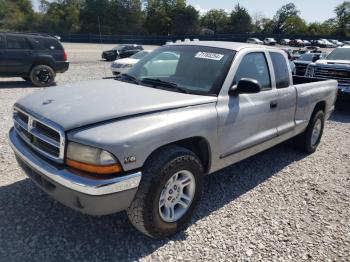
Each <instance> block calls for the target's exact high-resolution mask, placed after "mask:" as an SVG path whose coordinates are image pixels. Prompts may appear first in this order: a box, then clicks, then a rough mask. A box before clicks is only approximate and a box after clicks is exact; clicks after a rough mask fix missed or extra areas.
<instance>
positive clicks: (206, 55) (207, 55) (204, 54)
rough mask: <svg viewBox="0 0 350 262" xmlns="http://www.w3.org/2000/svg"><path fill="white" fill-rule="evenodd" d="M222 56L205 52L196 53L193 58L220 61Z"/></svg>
mask: <svg viewBox="0 0 350 262" xmlns="http://www.w3.org/2000/svg"><path fill="white" fill-rule="evenodd" d="M223 57H224V55H221V54H216V53H207V52H198V53H197V54H196V56H195V58H201V59H210V60H215V61H220V60H221V59H222V58H223Z"/></svg>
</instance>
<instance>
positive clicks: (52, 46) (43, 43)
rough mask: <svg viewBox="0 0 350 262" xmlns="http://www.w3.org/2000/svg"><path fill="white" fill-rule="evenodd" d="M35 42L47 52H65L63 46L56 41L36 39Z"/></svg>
mask: <svg viewBox="0 0 350 262" xmlns="http://www.w3.org/2000/svg"><path fill="white" fill-rule="evenodd" d="M34 40H35V41H36V42H37V43H39V45H40V47H41V48H43V49H45V50H63V48H62V45H61V44H60V43H59V42H58V40H56V39H53V38H42V37H35V38H34Z"/></svg>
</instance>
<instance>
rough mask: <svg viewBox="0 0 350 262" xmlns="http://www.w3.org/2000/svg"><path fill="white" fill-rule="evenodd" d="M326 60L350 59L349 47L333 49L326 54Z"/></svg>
mask: <svg viewBox="0 0 350 262" xmlns="http://www.w3.org/2000/svg"><path fill="white" fill-rule="evenodd" d="M327 60H350V48H337V49H334V50H333V51H332V52H331V53H330V54H329V55H328V56H327Z"/></svg>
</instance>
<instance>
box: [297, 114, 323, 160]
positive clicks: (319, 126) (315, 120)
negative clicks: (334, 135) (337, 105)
mask: <svg viewBox="0 0 350 262" xmlns="http://www.w3.org/2000/svg"><path fill="white" fill-rule="evenodd" d="M324 123H325V116H324V113H323V111H321V110H320V111H317V112H316V113H314V114H313V115H312V117H311V119H310V122H309V125H308V127H307V129H306V130H305V132H304V133H302V134H300V135H299V136H298V137H296V142H297V146H298V147H299V148H300V149H301V150H302V151H304V152H305V153H309V154H311V153H314V152H315V151H316V149H317V147H318V145H319V144H320V142H321V138H322V135H323V129H324Z"/></svg>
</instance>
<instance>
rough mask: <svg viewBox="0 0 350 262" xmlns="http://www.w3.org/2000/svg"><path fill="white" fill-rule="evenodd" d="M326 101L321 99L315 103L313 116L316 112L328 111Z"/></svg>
mask: <svg viewBox="0 0 350 262" xmlns="http://www.w3.org/2000/svg"><path fill="white" fill-rule="evenodd" d="M326 107H327V104H326V101H320V102H318V103H317V104H316V105H315V108H314V111H313V112H312V115H311V117H312V116H313V115H314V114H316V113H317V112H318V111H323V113H326Z"/></svg>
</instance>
